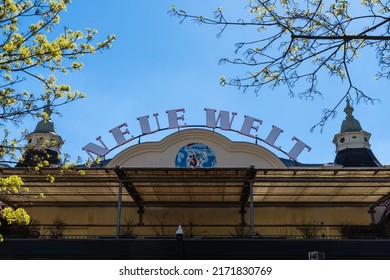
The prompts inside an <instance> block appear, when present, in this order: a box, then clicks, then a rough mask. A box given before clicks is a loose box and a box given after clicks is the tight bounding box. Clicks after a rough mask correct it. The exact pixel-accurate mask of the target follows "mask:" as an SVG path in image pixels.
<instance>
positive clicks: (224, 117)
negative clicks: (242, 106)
mask: <svg viewBox="0 0 390 280" xmlns="http://www.w3.org/2000/svg"><path fill="white" fill-rule="evenodd" d="M204 110H205V111H206V126H207V127H210V128H216V127H217V125H218V122H219V123H220V124H221V129H222V130H230V129H231V127H232V124H233V120H234V117H235V116H236V115H237V113H236V112H232V119H231V120H230V118H229V111H220V112H219V114H218V117H217V118H215V113H216V112H217V110H215V109H208V108H205V109H204Z"/></svg>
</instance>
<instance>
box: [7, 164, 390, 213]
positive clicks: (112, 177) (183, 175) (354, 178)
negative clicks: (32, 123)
mask: <svg viewBox="0 0 390 280" xmlns="http://www.w3.org/2000/svg"><path fill="white" fill-rule="evenodd" d="M84 171H85V173H86V175H80V174H79V172H78V170H71V171H69V172H65V173H62V172H61V171H60V170H57V169H42V170H41V171H40V172H38V173H37V172H35V171H33V170H28V169H18V168H7V169H0V176H1V177H7V176H10V175H18V176H20V177H21V178H22V179H23V181H24V187H26V188H28V189H29V192H28V193H25V194H17V195H15V194H0V195H1V196H0V200H1V201H3V202H7V203H8V204H12V205H17V206H23V207H26V206H36V207H39V206H64V207H69V206H114V205H116V204H117V202H118V193H119V188H118V184H122V185H123V187H124V188H125V190H126V191H125V192H123V194H122V202H123V205H133V206H136V207H138V208H140V209H142V208H144V207H145V206H148V207H154V206H158V207H171V206H172V207H178V206H180V207H186V206H188V207H221V206H226V207H240V209H241V210H242V211H244V210H245V207H247V206H248V203H249V196H250V183H252V184H253V203H254V205H255V206H263V205H271V204H272V205H281V204H285V205H299V204H301V205H303V204H306V205H311V204H323V205H331V204H335V205H337V204H355V205H357V204H361V205H363V204H365V205H370V204H374V203H376V202H377V201H380V200H381V199H382V198H384V197H386V196H387V195H389V194H390V169H387V168H354V169H352V168H351V169H350V168H339V169H336V168H335V169H327V168H286V169H255V168H254V167H248V168H212V169H180V168H119V167H117V168H101V169H86V170H84ZM48 175H53V176H55V182H54V183H51V182H49V180H48V177H47V176H48ZM40 194H44V196H45V197H44V198H40Z"/></svg>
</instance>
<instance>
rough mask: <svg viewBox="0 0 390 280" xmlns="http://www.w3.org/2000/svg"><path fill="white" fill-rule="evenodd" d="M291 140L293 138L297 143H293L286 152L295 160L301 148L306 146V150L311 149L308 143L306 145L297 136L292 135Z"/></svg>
mask: <svg viewBox="0 0 390 280" xmlns="http://www.w3.org/2000/svg"><path fill="white" fill-rule="evenodd" d="M292 140H295V141H297V143H295V145H294V147H292V149H291V150H290V151H289V152H288V153H287V155H288V156H289V157H290V158H291V159H293V160H295V161H296V160H297V157H298V156H299V154H300V153H302V151H303V149H305V148H307V150H308V151H309V152H310V151H311V147H309V146H308V145H306V144H305V143H303V142H302V141H301V140H299V139H298V138H297V137H295V136H294V137H293V138H292Z"/></svg>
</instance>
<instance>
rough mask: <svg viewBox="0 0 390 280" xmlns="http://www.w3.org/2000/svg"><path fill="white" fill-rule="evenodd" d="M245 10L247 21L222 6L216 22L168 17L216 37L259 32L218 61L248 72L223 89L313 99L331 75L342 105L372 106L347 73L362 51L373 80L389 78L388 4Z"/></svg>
mask: <svg viewBox="0 0 390 280" xmlns="http://www.w3.org/2000/svg"><path fill="white" fill-rule="evenodd" d="M248 9H249V13H250V14H251V15H252V19H251V20H249V21H245V20H242V19H238V20H237V19H233V20H229V19H227V18H226V17H225V14H224V12H223V9H222V7H219V8H218V9H217V10H216V11H215V12H214V18H212V17H211V18H206V17H203V16H197V15H191V14H188V13H187V12H186V11H184V10H178V9H176V8H175V7H174V6H172V8H171V11H170V13H171V15H174V16H177V17H179V18H180V19H181V20H182V21H184V20H186V19H190V20H193V21H195V22H197V23H201V24H208V25H217V26H219V27H221V31H220V33H219V34H218V35H221V34H222V33H223V32H224V31H225V30H226V29H227V27H229V26H253V27H254V28H256V30H257V31H258V34H257V35H255V38H254V39H253V40H252V41H250V42H239V43H237V45H236V54H240V56H239V57H237V58H235V59H229V58H223V59H221V63H232V64H239V65H244V66H246V67H247V69H248V71H247V72H246V74H244V75H242V76H239V77H237V78H226V77H225V76H222V77H221V78H220V82H221V84H222V85H230V86H235V87H238V88H241V89H243V90H247V89H253V90H254V91H255V92H256V93H257V92H259V91H260V89H262V88H263V87H264V86H266V85H267V86H270V87H271V88H275V87H278V86H280V85H285V86H287V88H288V89H289V92H290V94H291V95H292V96H295V95H296V93H298V94H299V95H300V96H303V97H309V98H312V97H313V96H315V95H317V94H321V93H320V91H319V89H318V83H319V81H320V79H319V78H318V77H319V76H320V75H330V76H332V77H336V78H338V79H340V80H342V81H343V82H346V83H347V84H348V88H347V90H346V92H344V93H343V95H342V98H341V100H340V103H341V101H342V100H343V99H345V98H347V97H349V98H351V99H354V100H356V101H359V100H362V99H363V100H365V101H374V99H373V98H371V97H370V96H368V95H366V94H365V93H364V92H363V91H362V90H361V89H360V88H359V87H358V86H357V85H356V81H355V80H354V78H353V74H352V71H351V67H352V65H353V62H354V61H355V60H356V59H357V58H358V57H359V55H360V53H361V52H362V51H363V50H364V49H371V50H375V51H376V57H377V60H378V65H379V66H378V72H377V74H376V78H377V79H380V78H385V79H389V78H390V53H389V50H390V43H389V39H390V36H389V35H390V34H389V32H390V1H389V0H386V1H381V0H361V1H344V0H306V1H296V0H249V5H248ZM241 54H242V56H241ZM302 89H303V90H302ZM296 90H297V91H298V92H295V91H296ZM340 103H338V104H337V106H336V107H335V108H334V109H332V110H328V111H327V112H325V114H324V117H323V119H322V120H321V121H320V122H319V123H318V124H317V126H323V125H324V124H325V122H326V121H327V119H328V118H329V117H330V116H331V115H332V114H333V113H334V112H335V110H336V108H337V107H338V105H339V104H340Z"/></svg>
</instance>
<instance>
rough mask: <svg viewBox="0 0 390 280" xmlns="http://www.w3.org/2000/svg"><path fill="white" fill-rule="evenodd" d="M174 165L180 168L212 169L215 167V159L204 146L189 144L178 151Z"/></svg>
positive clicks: (210, 151)
mask: <svg viewBox="0 0 390 280" xmlns="http://www.w3.org/2000/svg"><path fill="white" fill-rule="evenodd" d="M175 165H176V167H180V168H212V167H215V166H216V165H217V159H216V157H215V154H214V152H213V151H212V150H211V149H210V148H209V147H208V146H206V145H205V144H202V143H191V144H188V145H187V146H184V147H183V148H181V149H180V150H179V152H178V153H177V155H176V159H175Z"/></svg>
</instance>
